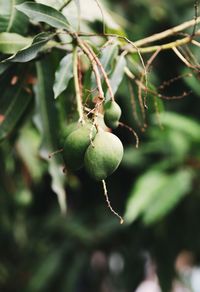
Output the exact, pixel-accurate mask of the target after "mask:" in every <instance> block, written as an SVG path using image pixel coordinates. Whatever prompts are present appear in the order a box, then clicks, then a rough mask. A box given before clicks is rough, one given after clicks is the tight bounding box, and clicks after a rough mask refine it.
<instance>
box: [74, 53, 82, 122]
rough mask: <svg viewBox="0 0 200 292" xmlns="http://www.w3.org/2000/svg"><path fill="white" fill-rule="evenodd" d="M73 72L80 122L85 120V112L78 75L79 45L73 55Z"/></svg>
mask: <svg viewBox="0 0 200 292" xmlns="http://www.w3.org/2000/svg"><path fill="white" fill-rule="evenodd" d="M73 74H74V87H75V92H76V102H77V111H78V114H79V120H80V122H83V121H84V114H83V105H82V97H81V90H80V85H79V76H78V53H77V47H75V49H74V55H73Z"/></svg>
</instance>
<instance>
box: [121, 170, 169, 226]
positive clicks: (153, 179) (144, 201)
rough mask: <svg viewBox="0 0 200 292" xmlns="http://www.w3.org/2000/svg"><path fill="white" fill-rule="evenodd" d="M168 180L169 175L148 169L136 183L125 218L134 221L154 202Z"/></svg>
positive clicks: (127, 220)
mask: <svg viewBox="0 0 200 292" xmlns="http://www.w3.org/2000/svg"><path fill="white" fill-rule="evenodd" d="M166 182H167V175H166V174H164V173H161V172H159V171H152V170H151V171H148V172H147V173H145V174H144V175H142V176H141V177H140V178H139V179H138V180H137V181H136V183H135V185H134V187H133V189H132V191H131V193H130V197H129V199H128V201H127V204H126V211H125V220H126V222H128V223H131V222H133V221H134V220H135V219H136V218H137V217H138V216H139V215H140V214H141V213H142V212H144V211H145V209H146V208H147V207H148V206H149V204H154V199H156V197H157V195H158V194H159V192H160V190H161V189H162V188H163V186H164V185H165V183H166Z"/></svg>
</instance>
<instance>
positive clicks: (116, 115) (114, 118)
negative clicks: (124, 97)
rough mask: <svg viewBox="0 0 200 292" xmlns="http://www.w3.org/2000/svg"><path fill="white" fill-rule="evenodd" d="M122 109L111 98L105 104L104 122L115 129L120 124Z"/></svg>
mask: <svg viewBox="0 0 200 292" xmlns="http://www.w3.org/2000/svg"><path fill="white" fill-rule="evenodd" d="M121 114H122V111H121V108H120V106H119V105H118V104H117V103H116V102H115V101H113V100H110V101H108V102H106V103H105V105H104V122H105V124H106V126H107V127H109V128H111V129H115V128H117V127H118V126H119V119H120V117H121Z"/></svg>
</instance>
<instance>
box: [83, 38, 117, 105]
mask: <svg viewBox="0 0 200 292" xmlns="http://www.w3.org/2000/svg"><path fill="white" fill-rule="evenodd" d="M84 44H85V45H86V46H87V48H88V50H89V51H90V53H91V54H92V56H93V58H94V60H95V62H96V63H97V65H98V66H99V69H100V70H101V73H102V75H103V77H104V79H105V82H106V85H107V87H108V91H109V93H110V97H111V99H112V100H115V97H114V94H113V90H112V87H111V85H110V81H109V79H108V75H107V73H106V71H105V69H104V68H103V66H102V64H101V62H100V60H99V58H98V57H97V56H96V54H95V52H94V51H93V50H92V48H91V47H90V46H88V44H87V43H86V42H85V43H84Z"/></svg>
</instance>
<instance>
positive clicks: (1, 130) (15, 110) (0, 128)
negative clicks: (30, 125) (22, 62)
mask: <svg viewBox="0 0 200 292" xmlns="http://www.w3.org/2000/svg"><path fill="white" fill-rule="evenodd" d="M10 94H11V95H12V102H10V103H9V104H8V106H7V108H6V110H5V112H1V115H2V116H3V117H4V119H3V121H2V122H1V123H0V141H2V140H4V139H6V138H7V137H8V136H9V135H10V133H11V132H12V131H13V130H14V129H15V127H16V125H17V123H18V121H19V120H20V118H21V117H22V115H23V114H24V112H25V111H26V109H27V106H28V105H29V103H30V101H31V99H32V95H31V94H30V93H27V91H25V90H24V89H23V88H22V84H19V86H18V87H17V88H16V87H13V88H12V89H11V90H10Z"/></svg>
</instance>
